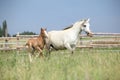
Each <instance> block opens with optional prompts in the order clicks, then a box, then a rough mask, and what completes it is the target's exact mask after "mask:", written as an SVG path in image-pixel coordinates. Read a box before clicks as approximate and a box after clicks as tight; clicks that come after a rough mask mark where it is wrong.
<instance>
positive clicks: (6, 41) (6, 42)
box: [5, 37, 8, 48]
mask: <svg viewBox="0 0 120 80" xmlns="http://www.w3.org/2000/svg"><path fill="white" fill-rule="evenodd" d="M5 48H8V39H7V37H6V38H5Z"/></svg>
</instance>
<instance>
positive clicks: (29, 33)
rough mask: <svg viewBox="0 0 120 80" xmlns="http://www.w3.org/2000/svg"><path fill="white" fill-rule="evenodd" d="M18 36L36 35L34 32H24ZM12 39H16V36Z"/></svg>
mask: <svg viewBox="0 0 120 80" xmlns="http://www.w3.org/2000/svg"><path fill="white" fill-rule="evenodd" d="M19 34H20V35H37V34H36V33H34V32H29V31H24V32H21V33H19ZM13 37H16V34H14V35H13Z"/></svg>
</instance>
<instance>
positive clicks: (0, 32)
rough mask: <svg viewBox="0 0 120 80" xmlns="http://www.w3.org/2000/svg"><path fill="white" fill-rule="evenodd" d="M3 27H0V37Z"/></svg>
mask: <svg viewBox="0 0 120 80" xmlns="http://www.w3.org/2000/svg"><path fill="white" fill-rule="evenodd" d="M2 36H3V35H2V27H1V26H0V37H2Z"/></svg>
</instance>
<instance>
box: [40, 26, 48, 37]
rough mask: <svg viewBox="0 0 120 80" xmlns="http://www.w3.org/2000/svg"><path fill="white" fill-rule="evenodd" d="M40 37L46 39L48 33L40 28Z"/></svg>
mask: <svg viewBox="0 0 120 80" xmlns="http://www.w3.org/2000/svg"><path fill="white" fill-rule="evenodd" d="M40 35H41V36H42V37H43V38H48V33H47V29H46V28H44V29H43V28H41V33H40Z"/></svg>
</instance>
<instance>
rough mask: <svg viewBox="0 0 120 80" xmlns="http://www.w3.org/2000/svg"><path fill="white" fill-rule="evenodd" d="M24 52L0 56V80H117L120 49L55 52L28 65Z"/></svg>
mask: <svg viewBox="0 0 120 80" xmlns="http://www.w3.org/2000/svg"><path fill="white" fill-rule="evenodd" d="M26 54H27V52H26V51H20V52H19V53H17V51H10V52H0V80H120V49H119V48H109V49H107V48H106V49H104V48H103V49H102V48H97V49H76V50H75V53H74V54H73V55H72V54H70V53H69V51H67V50H63V51H54V52H52V53H51V56H50V57H49V58H48V57H47V58H46V57H45V58H44V59H39V58H36V59H34V60H33V62H32V63H29V58H28V56H27V55H26Z"/></svg>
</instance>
